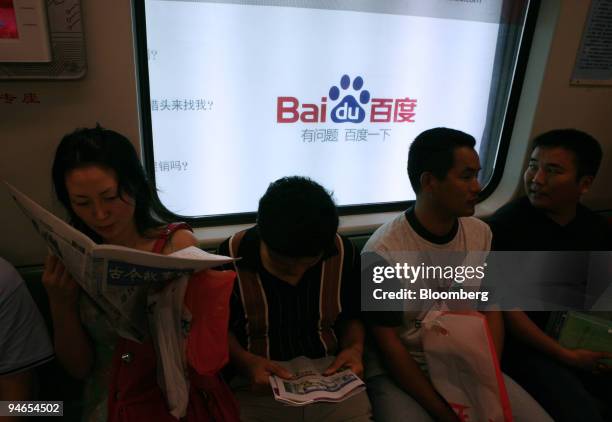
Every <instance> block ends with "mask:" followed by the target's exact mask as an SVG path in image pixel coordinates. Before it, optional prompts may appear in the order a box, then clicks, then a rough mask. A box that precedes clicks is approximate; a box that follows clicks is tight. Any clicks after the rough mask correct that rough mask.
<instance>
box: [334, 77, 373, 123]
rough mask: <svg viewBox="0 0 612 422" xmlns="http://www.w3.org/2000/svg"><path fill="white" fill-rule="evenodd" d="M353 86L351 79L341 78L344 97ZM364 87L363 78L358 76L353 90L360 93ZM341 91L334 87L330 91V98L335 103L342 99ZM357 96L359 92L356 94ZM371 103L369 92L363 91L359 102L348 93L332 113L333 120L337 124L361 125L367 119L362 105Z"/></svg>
mask: <svg viewBox="0 0 612 422" xmlns="http://www.w3.org/2000/svg"><path fill="white" fill-rule="evenodd" d="M350 86H351V78H350V77H349V76H348V75H344V76H342V78H340V88H342V91H343V93H342V95H344V93H346V90H347V89H349V87H350ZM362 87H363V78H362V77H361V76H357V77H356V78H355V79H354V80H353V90H354V91H360V90H361V88H362ZM340 94H341V92H340V89H339V88H338V87H337V86H335V85H334V86H332V87H331V88H330V89H329V98H330V99H331V100H333V101H336V100H337V99H338V98H340ZM355 94H357V92H355ZM369 101H370V93H369V92H368V91H367V90H365V89H364V90H363V91H361V93H359V101H357V99H356V98H355V96H354V95H353V94H352V93H346V95H344V97H343V98H342V100H340V102H339V103H338V105H336V106H335V107H334V108H333V109H332V111H331V119H332V120H333V121H334V122H335V123H345V122H350V123H361V122H363V119H365V115H366V112H365V110H364V109H363V107H361V105H360V104H363V105H365V104H367V103H368V102H369Z"/></svg>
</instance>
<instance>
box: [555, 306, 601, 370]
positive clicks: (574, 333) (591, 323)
mask: <svg viewBox="0 0 612 422" xmlns="http://www.w3.org/2000/svg"><path fill="white" fill-rule="evenodd" d="M547 329H548V332H549V333H550V334H551V335H552V336H553V337H555V338H557V339H558V340H559V344H561V345H562V346H563V347H567V348H568V349H587V350H592V351H596V352H612V321H611V320H608V319H605V318H601V317H598V316H596V315H590V314H586V313H582V312H575V311H567V312H553V313H552V315H551V317H550V319H549V321H548V327H547ZM602 363H605V364H607V365H611V366H612V359H602Z"/></svg>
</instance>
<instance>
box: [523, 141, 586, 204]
mask: <svg viewBox="0 0 612 422" xmlns="http://www.w3.org/2000/svg"><path fill="white" fill-rule="evenodd" d="M576 172H577V169H576V160H575V156H574V153H573V152H571V151H568V150H567V149H565V148H561V147H552V148H540V147H537V148H536V149H534V150H533V152H532V153H531V158H530V159H529V165H528V166H527V170H525V174H524V177H523V180H524V182H525V193H526V194H527V197H528V198H529V201H530V202H531V205H533V206H534V207H535V208H538V209H541V210H543V211H545V212H549V213H553V214H557V213H563V212H565V211H566V210H568V209H570V210H571V209H574V208H575V207H576V204H578V201H579V200H580V195H582V194H583V193H584V192H586V190H587V189H588V188H589V186H590V184H591V182H592V180H593V178H592V177H591V176H583V177H581V178H580V180H577V178H576V175H577V173H576Z"/></svg>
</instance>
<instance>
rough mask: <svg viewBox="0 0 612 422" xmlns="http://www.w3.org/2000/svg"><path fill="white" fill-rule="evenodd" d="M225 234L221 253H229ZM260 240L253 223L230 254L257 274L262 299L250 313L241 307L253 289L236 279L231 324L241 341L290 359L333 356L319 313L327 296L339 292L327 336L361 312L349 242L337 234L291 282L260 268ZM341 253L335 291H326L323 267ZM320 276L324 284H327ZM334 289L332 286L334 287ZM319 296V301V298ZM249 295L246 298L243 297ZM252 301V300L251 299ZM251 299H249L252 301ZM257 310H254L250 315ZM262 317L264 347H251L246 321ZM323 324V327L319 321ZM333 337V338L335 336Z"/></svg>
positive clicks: (241, 268) (356, 259)
mask: <svg viewBox="0 0 612 422" xmlns="http://www.w3.org/2000/svg"><path fill="white" fill-rule="evenodd" d="M229 245H230V244H229V239H228V240H226V241H225V242H223V244H222V245H221V246H220V247H219V253H220V254H223V255H230V246H229ZM259 245H260V239H259V235H258V233H257V230H256V229H255V228H251V229H249V230H247V231H246V232H245V233H244V237H243V238H242V240H241V242H240V246H239V248H238V251H235V252H234V255H236V256H239V257H242V259H241V260H239V261H238V262H237V266H238V270H239V271H240V272H242V271H251V272H253V273H254V274H255V276H256V281H255V283H256V285H257V290H258V292H257V294H258V295H261V299H262V300H256V301H255V303H257V306H256V308H255V309H252V308H251V307H249V309H251V313H252V315H247V314H248V312H246V311H245V303H244V301H245V294H246V297H247V298H249V299H252V293H250V292H248V291H246V289H245V288H244V287H241V281H242V282H243V283H244V280H237V282H236V283H235V284H234V291H233V293H232V298H231V316H230V329H231V331H232V332H233V333H234V335H235V336H236V337H237V339H238V341H239V342H240V344H241V345H242V346H243V347H244V348H245V349H247V350H250V351H252V352H253V353H257V354H260V355H263V356H264V357H267V358H268V359H272V360H279V361H285V360H291V359H293V358H295V357H298V356H306V357H309V358H312V359H316V358H321V357H324V356H327V355H330V354H331V355H333V354H335V353H334V350H329V349H330V346H329V344H330V342H329V340H328V339H326V338H325V327H324V325H325V324H324V320H325V318H324V317H322V314H324V313H325V310H324V309H325V307H324V306H322V304H324V303H325V302H326V301H327V303H329V300H330V299H335V298H330V295H333V296H336V297H338V299H339V300H337V301H336V302H337V304H338V311H339V315H338V316H337V318H335V319H334V320H333V321H332V324H333V325H332V327H331V330H328V331H331V333H329V334H331V336H333V337H335V336H336V326H337V322H339V321H341V320H348V319H353V318H358V317H359V312H360V289H359V283H360V274H359V271H360V261H359V255H358V254H357V253H356V252H355V248H354V246H353V244H352V243H351V242H350V241H349V240H348V239H346V238H344V237H340V236H339V240H338V245H339V246H340V248H341V249H342V251H339V250H338V248H335V250H333V251H332V252H330V253H329V254H327V255H325V256H323V258H322V259H321V260H320V261H319V262H318V263H317V264H316V265H314V266H313V267H311V268H310V269H308V270H307V271H306V272H305V273H304V275H303V277H302V279H301V280H300V281H299V282H298V283H297V284H296V285H295V286H293V285H291V284H289V283H287V282H285V281H282V280H280V279H278V278H277V277H275V276H273V275H272V274H270V273H269V272H268V271H266V269H265V268H264V267H263V265H262V263H261V258H260V253H259ZM340 252H342V253H343V255H344V259H343V260H342V265H341V267H340V268H341V273H340V274H339V275H340V277H339V284H335V285H334V286H337V291H336V292H333V291H331V292H330V290H326V289H325V286H324V285H323V286H322V280H323V277H322V273H324V272H325V270H324V267H325V265H326V264H328V263H329V262H330V261H331V260H332V258H333V257H334V256H337V255H338V254H339V253H340ZM327 282H328V281H327V279H326V281H324V282H323V283H327ZM334 288H335V287H334ZM322 299H323V300H322ZM247 300H248V299H247ZM252 302H253V301H252ZM252 302H251V303H252ZM253 314H256V315H253ZM256 319H260V320H262V321H263V325H264V328H263V330H264V334H265V337H266V338H265V346H264V347H263V349H262V350H259V351H258V350H253V348H251V347H250V346H251V345H252V344H253V340H254V338H253V337H254V336H253V335H251V333H249V321H251V326H252V321H254V320H256ZM322 325H323V326H322ZM334 340H335V339H334ZM265 355H267V356H265Z"/></svg>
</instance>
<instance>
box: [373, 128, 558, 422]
mask: <svg viewBox="0 0 612 422" xmlns="http://www.w3.org/2000/svg"><path fill="white" fill-rule="evenodd" d="M474 145H475V140H474V138H473V137H472V136H470V135H468V134H465V133H463V132H460V131H457V130H453V129H447V128H436V129H430V130H427V131H425V132H423V133H421V134H420V135H419V136H417V138H416V139H415V140H414V142H413V143H412V145H411V147H410V153H409V155H408V176H409V178H410V183H411V185H412V187H413V189H414V191H415V193H416V196H417V199H416V203H415V204H414V206H412V207H411V208H409V209H408V210H407V211H406V212H405V213H402V214H401V215H399V216H398V217H396V218H395V219H393V220H391V221H390V222H388V223H386V224H384V225H383V226H381V227H380V228H379V229H378V230H376V232H374V234H373V235H372V237H371V238H370V240H369V241H368V242H367V243H366V245H365V247H364V253H374V254H376V255H377V256H379V257H380V258H382V259H383V260H386V261H387V262H392V261H393V258H392V256H393V254H394V253H398V252H405V253H411V252H423V251H427V252H429V253H430V255H435V254H436V253H438V252H440V253H445V252H449V253H452V252H467V251H489V250H490V247H491V231H490V230H489V228H488V226H487V225H486V224H485V223H483V222H481V221H480V220H478V219H476V218H474V217H471V216H472V215H473V214H474V207H475V205H476V203H477V201H478V194H479V193H480V184H479V182H478V178H477V177H478V172H479V170H480V163H479V159H478V154H477V153H476V151H475V150H474ZM440 255H441V254H439V255H437V256H440ZM427 311H428V310H427V309H421V310H414V311H406V312H403V313H401V312H400V313H397V312H396V313H393V312H368V313H367V317H366V319H367V320H368V321H369V326H370V331H371V334H372V337H373V339H374V342H375V343H376V350H377V351H374V350H370V351H369V353H368V355H367V356H366V359H365V362H366V381H367V386H368V394H369V395H370V400H371V402H372V407H373V412H374V418H375V420H380V421H396V420H410V421H412V422H418V421H427V422H430V421H433V420H436V421H459V420H460V419H459V417H458V416H457V415H456V414H455V413H454V411H453V410H452V409H451V407H450V405H449V404H448V403H447V402H446V401H445V400H444V399H443V398H442V396H440V394H438V392H437V391H436V390H435V389H434V387H433V385H432V383H431V381H430V379H429V377H428V375H427V369H426V363H425V360H424V358H423V351H422V344H421V337H420V334H421V330H420V328H419V327H420V321H421V320H422V319H423V318H424V316H425V314H426V313H427ZM485 316H486V318H487V321H488V323H489V327H490V329H491V333H492V336H493V340H494V343H495V346H496V350H497V351H498V355H501V350H502V348H503V337H504V329H503V321H502V318H501V314H500V313H499V312H497V311H492V312H486V313H485ZM381 362H384V365H383V364H381ZM505 381H506V387H507V390H508V395H509V398H510V402H511V404H512V405H513V406H512V411H513V415H514V418H515V420H516V421H527V420H529V421H544V420H546V421H548V420H551V419H550V418H549V417H548V415H547V414H546V413H545V412H544V411H543V410H542V409H541V408H540V406H539V405H538V404H537V403H536V402H535V401H534V400H533V399H532V398H531V397H530V396H529V395H528V394H527V393H526V392H525V391H524V390H522V389H521V388H520V387H519V386H518V384H516V383H514V382H513V381H512V380H511V379H510V378H508V377H506V378H505Z"/></svg>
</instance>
